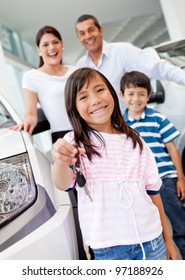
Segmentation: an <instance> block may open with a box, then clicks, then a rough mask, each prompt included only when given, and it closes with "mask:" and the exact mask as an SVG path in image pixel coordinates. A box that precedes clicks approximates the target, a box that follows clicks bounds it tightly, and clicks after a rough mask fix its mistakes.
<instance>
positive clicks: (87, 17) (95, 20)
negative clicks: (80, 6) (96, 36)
mask: <svg viewBox="0 0 185 280" xmlns="http://www.w3.org/2000/svg"><path fill="white" fill-rule="evenodd" d="M89 19H92V20H93V22H94V24H95V25H96V27H97V28H98V29H99V30H100V29H101V25H100V24H99V21H98V20H97V18H96V17H94V16H92V15H88V14H84V15H81V16H80V17H79V18H78V19H77V21H76V25H77V24H78V23H79V22H83V21H85V20H89ZM76 25H75V26H76Z"/></svg>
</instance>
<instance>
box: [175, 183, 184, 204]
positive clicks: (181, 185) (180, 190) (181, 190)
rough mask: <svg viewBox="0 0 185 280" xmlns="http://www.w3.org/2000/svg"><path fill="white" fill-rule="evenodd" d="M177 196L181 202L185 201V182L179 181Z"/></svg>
mask: <svg viewBox="0 0 185 280" xmlns="http://www.w3.org/2000/svg"><path fill="white" fill-rule="evenodd" d="M176 187H177V196H178V197H179V198H180V200H184V199H185V180H184V178H182V179H177V186H176Z"/></svg>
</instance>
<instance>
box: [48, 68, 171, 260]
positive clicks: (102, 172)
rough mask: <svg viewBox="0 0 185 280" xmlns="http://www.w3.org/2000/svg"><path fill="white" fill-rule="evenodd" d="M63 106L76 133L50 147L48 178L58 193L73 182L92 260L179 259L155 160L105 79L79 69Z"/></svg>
mask: <svg viewBox="0 0 185 280" xmlns="http://www.w3.org/2000/svg"><path fill="white" fill-rule="evenodd" d="M65 104H66V110H67V114H68V117H69V120H70V122H71V125H72V127H73V130H74V131H73V132H69V133H68V134H66V135H65V136H64V138H63V139H58V141H57V142H56V143H55V144H54V145H53V150H52V155H53V160H54V165H53V168H52V176H53V180H54V183H55V185H56V187H58V188H59V189H61V190H70V189H71V188H72V187H74V186H75V187H76V189H77V192H78V211H79V220H80V226H81V230H82V235H83V238H84V242H85V244H86V245H88V246H90V247H91V248H92V250H93V252H94V255H95V259H99V260H100V259H101V260H105V259H106V260H111V259H117V260H130V259H135V260H136V259H137V260H140V259H147V260H153V259H157V260H159V259H166V258H167V259H176V250H175V248H174V245H173V241H172V238H171V236H170V232H169V229H168V225H167V222H166V218H165V214H164V209H163V205H162V202H161V198H160V195H159V189H160V186H161V180H160V178H159V175H158V171H157V166H156V163H155V160H154V157H153V155H152V152H151V151H150V149H149V148H148V147H147V146H146V145H145V143H144V142H143V141H142V140H141V138H140V137H139V135H138V133H137V132H135V131H134V130H133V129H131V128H130V127H129V126H128V125H127V124H126V123H125V122H124V120H123V117H122V114H121V111H120V107H119V102H118V97H117V94H116V92H115V90H114V89H113V87H112V86H111V84H110V83H109V81H108V80H107V79H106V78H105V77H104V76H103V75H102V74H101V73H99V72H98V71H96V70H94V69H91V68H81V69H78V70H76V71H75V72H74V73H72V74H71V75H70V77H69V79H68V81H67V83H66V87H65ZM78 156H79V159H80V160H79V162H80V170H79V169H78V166H79V162H77V159H78ZM75 165H76V167H74V166H75ZM70 167H72V168H70ZM78 171H79V172H82V173H83V175H84V176H85V178H86V187H87V188H88V190H89V192H90V196H91V198H92V201H91V200H90V199H89V196H88V195H87V193H86V191H85V189H84V188H83V187H80V186H79V185H81V184H78V182H79V180H78V179H79V177H78V175H79V173H78ZM76 175H77V177H76ZM76 178H77V181H76ZM163 238H164V239H163ZM164 242H165V245H166V248H165V245H164Z"/></svg>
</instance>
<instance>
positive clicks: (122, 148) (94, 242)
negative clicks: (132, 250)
mask: <svg viewBox="0 0 185 280" xmlns="http://www.w3.org/2000/svg"><path fill="white" fill-rule="evenodd" d="M101 135H102V137H103V138H104V140H105V147H104V146H103V145H102V144H101V143H100V141H99V140H98V139H97V138H96V137H95V136H94V135H92V137H91V139H92V143H94V144H95V145H96V146H98V147H99V148H98V150H99V152H100V153H101V155H102V157H98V156H93V158H92V162H91V161H89V160H88V158H87V156H81V157H80V162H81V171H82V173H83V174H84V176H85V178H86V181H87V184H86V185H87V188H88V189H89V191H90V194H91V196H92V199H93V202H91V201H90V200H89V197H88V196H87V195H86V193H85V191H84V189H83V188H80V187H78V185H77V187H76V189H77V191H78V211H79V221H80V226H81V230H82V235H83V239H84V242H85V244H86V245H89V246H91V248H94V249H95V248H105V247H111V246H116V245H131V244H138V243H141V242H146V241H150V240H153V239H155V238H157V237H158V236H159V235H160V234H161V233H162V226H161V221H160V216H159V212H158V209H157V207H156V206H155V205H154V204H153V203H152V200H151V198H150V196H149V195H148V194H147V192H146V191H158V190H159V189H160V186H161V180H160V178H159V175H158V169H157V166H156V162H155V159H154V156H153V154H152V152H151V150H150V149H149V148H148V147H147V145H146V144H145V143H144V142H143V145H144V147H143V151H142V153H140V148H139V145H137V146H136V148H135V149H133V143H132V140H131V139H130V138H128V139H127V137H126V136H125V135H124V134H122V135H120V134H107V133H101ZM65 139H66V140H67V141H68V142H70V143H73V133H72V132H70V133H68V134H67V135H65Z"/></svg>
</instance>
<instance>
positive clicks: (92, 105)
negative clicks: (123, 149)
mask: <svg viewBox="0 0 185 280" xmlns="http://www.w3.org/2000/svg"><path fill="white" fill-rule="evenodd" d="M76 108H77V110H78V112H79V114H80V116H81V117H82V118H83V119H84V120H85V122H86V123H87V124H88V126H90V127H91V128H92V129H94V130H96V131H101V132H106V133H111V132H112V125H111V115H112V112H113V110H114V100H113V98H112V95H111V93H110V91H109V89H108V88H107V86H106V84H105V82H104V81H103V80H102V79H101V78H100V77H99V76H98V75H95V76H94V77H92V78H90V81H89V83H88V82H86V83H85V84H84V86H83V87H82V89H81V90H80V91H79V92H78V93H77V96H76Z"/></svg>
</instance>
